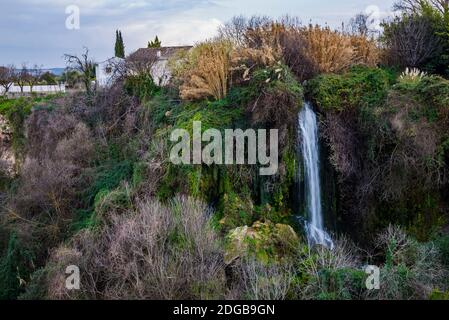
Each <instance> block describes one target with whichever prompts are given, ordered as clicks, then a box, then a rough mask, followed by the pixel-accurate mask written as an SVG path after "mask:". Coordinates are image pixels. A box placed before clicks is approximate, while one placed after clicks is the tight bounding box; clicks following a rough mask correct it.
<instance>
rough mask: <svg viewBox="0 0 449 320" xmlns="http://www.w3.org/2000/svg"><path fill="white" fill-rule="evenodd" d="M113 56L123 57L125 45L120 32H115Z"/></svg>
mask: <svg viewBox="0 0 449 320" xmlns="http://www.w3.org/2000/svg"><path fill="white" fill-rule="evenodd" d="M115 56H116V57H117V58H125V45H124V43H123V37H122V32H121V31H119V30H117V31H116V32H115Z"/></svg>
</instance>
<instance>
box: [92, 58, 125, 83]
mask: <svg viewBox="0 0 449 320" xmlns="http://www.w3.org/2000/svg"><path fill="white" fill-rule="evenodd" d="M124 61H125V60H124V59H122V58H117V57H114V58H110V59H108V60H106V61H103V62H100V63H98V64H97V66H96V68H95V77H96V79H97V80H96V82H97V86H99V87H100V88H107V87H109V86H111V85H112V84H113V83H114V81H115V80H116V79H115V78H116V77H117V73H116V72H115V70H114V69H115V68H116V67H117V66H118V65H120V64H122V63H124Z"/></svg>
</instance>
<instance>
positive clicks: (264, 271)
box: [228, 257, 295, 300]
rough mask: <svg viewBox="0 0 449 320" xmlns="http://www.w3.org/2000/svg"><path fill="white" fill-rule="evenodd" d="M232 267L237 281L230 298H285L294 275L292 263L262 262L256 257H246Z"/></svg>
mask: <svg viewBox="0 0 449 320" xmlns="http://www.w3.org/2000/svg"><path fill="white" fill-rule="evenodd" d="M233 268H234V270H233V271H234V273H235V274H236V276H238V278H239V281H238V284H237V285H236V287H235V288H234V290H232V291H231V294H233V295H234V296H229V297H228V298H230V299H248V300H287V298H288V294H289V291H290V290H291V288H292V286H293V279H294V276H295V272H294V267H293V264H292V263H290V262H280V263H273V264H268V265H267V264H264V263H262V262H260V261H258V260H257V259H256V258H249V257H248V258H246V259H244V260H243V261H240V262H239V263H238V264H237V265H236V266H234V267H233Z"/></svg>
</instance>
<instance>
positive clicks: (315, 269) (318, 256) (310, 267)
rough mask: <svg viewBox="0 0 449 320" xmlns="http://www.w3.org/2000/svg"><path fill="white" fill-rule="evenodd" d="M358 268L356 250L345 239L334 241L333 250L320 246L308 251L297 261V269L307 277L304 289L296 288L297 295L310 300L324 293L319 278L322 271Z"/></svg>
mask: <svg viewBox="0 0 449 320" xmlns="http://www.w3.org/2000/svg"><path fill="white" fill-rule="evenodd" d="M358 266H359V253H358V249H357V248H356V247H355V245H354V244H353V243H352V242H351V241H350V240H348V239H346V238H340V239H338V240H336V241H335V247H334V249H333V250H330V249H327V248H325V247H322V246H316V247H315V248H311V249H308V251H307V252H306V254H305V256H303V257H302V258H301V259H300V261H299V268H300V269H301V270H302V272H304V274H306V275H307V277H309V281H308V282H307V283H306V284H305V286H304V287H299V288H297V290H298V291H299V292H298V294H299V296H301V297H302V298H305V299H310V298H314V297H316V296H317V294H319V293H321V292H326V290H327V287H326V283H325V279H323V278H322V277H321V272H322V271H323V270H327V271H336V270H341V269H346V268H348V269H349V268H353V269H356V268H358Z"/></svg>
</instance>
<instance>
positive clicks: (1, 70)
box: [0, 65, 16, 96]
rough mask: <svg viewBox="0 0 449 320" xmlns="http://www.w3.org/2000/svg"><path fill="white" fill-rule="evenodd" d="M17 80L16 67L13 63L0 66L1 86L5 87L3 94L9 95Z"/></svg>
mask: <svg viewBox="0 0 449 320" xmlns="http://www.w3.org/2000/svg"><path fill="white" fill-rule="evenodd" d="M15 80H16V73H15V67H14V66H13V65H9V66H6V67H4V66H0V87H2V88H3V95H5V96H6V95H7V94H8V91H9V89H10V88H11V86H12V85H13V84H14V81H15Z"/></svg>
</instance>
